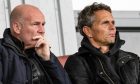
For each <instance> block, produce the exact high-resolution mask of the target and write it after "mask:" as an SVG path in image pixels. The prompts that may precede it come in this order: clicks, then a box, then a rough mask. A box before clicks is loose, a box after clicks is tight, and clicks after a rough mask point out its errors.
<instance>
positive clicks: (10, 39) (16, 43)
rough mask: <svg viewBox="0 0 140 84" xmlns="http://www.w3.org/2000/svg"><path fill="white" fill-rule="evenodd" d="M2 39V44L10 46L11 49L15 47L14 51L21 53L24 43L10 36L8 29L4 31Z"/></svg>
mask: <svg viewBox="0 0 140 84" xmlns="http://www.w3.org/2000/svg"><path fill="white" fill-rule="evenodd" d="M3 37H4V42H5V43H6V44H8V45H11V46H12V47H15V48H16V49H18V50H21V51H23V49H24V43H23V42H21V41H20V40H18V39H17V38H16V37H14V36H12V35H11V32H10V28H7V29H5V31H4V34H3Z"/></svg>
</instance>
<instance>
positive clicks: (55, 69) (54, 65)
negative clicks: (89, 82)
mask: <svg viewBox="0 0 140 84" xmlns="http://www.w3.org/2000/svg"><path fill="white" fill-rule="evenodd" d="M42 64H43V66H44V68H45V69H46V71H47V73H48V74H49V76H50V77H51V79H52V82H53V84H71V81H70V79H69V77H68V74H67V73H66V71H65V70H64V68H63V67H62V65H61V64H60V62H59V61H58V59H57V57H56V56H55V55H54V54H53V53H51V59H50V60H49V61H42Z"/></svg>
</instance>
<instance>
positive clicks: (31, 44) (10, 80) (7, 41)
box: [0, 4, 71, 84]
mask: <svg viewBox="0 0 140 84" xmlns="http://www.w3.org/2000/svg"><path fill="white" fill-rule="evenodd" d="M44 25H45V18H44V15H43V13H42V12H41V11H40V10H39V9H38V8H37V7H35V6H32V5H27V4H24V5H18V6H16V7H15V8H14V9H13V11H12V12H11V15H10V26H11V28H7V29H5V32H4V35H3V38H2V39H1V40H0V84H71V82H70V81H69V78H68V76H67V73H66V72H65V70H64V69H63V67H62V66H61V64H60V62H59V61H58V59H57V58H56V57H55V55H54V54H53V53H51V51H50V48H49V44H48V42H47V41H46V39H45V38H44V34H45V28H44Z"/></svg>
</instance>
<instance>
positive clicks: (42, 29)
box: [38, 25, 45, 33]
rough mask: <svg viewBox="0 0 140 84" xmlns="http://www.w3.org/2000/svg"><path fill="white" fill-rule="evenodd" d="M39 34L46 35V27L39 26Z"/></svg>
mask: <svg viewBox="0 0 140 84" xmlns="http://www.w3.org/2000/svg"><path fill="white" fill-rule="evenodd" d="M38 32H39V33H45V28H44V25H40V26H39V28H38Z"/></svg>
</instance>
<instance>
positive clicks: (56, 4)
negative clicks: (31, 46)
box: [0, 0, 140, 56]
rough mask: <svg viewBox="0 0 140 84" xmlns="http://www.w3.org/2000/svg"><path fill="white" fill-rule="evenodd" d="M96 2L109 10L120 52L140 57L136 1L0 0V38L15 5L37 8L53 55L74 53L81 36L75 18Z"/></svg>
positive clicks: (138, 17)
mask: <svg viewBox="0 0 140 84" xmlns="http://www.w3.org/2000/svg"><path fill="white" fill-rule="evenodd" d="M93 2H99V3H104V4H107V5H109V6H110V7H111V9H112V11H113V16H114V18H115V21H116V27H117V30H118V31H120V37H121V39H124V40H125V41H126V43H125V45H124V46H123V47H122V49H124V50H126V51H130V52H134V53H136V54H138V55H139V56H140V44H139V43H140V5H139V1H138V0H0V38H2V37H3V31H4V29H5V28H9V27H10V26H9V14H10V12H11V10H12V9H13V8H14V7H15V6H17V5H19V4H31V5H34V6H37V7H38V8H39V9H40V10H41V11H42V12H43V13H44V15H45V17H46V18H45V19H46V25H45V28H46V38H47V39H48V40H49V42H50V45H51V47H52V48H51V50H52V52H54V54H55V55H57V56H61V55H70V54H73V53H75V52H77V50H78V47H80V41H81V39H82V36H81V35H80V34H79V31H78V30H77V29H76V25H77V17H78V13H79V12H80V10H82V9H83V8H84V7H85V6H87V5H90V4H92V3H93Z"/></svg>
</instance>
